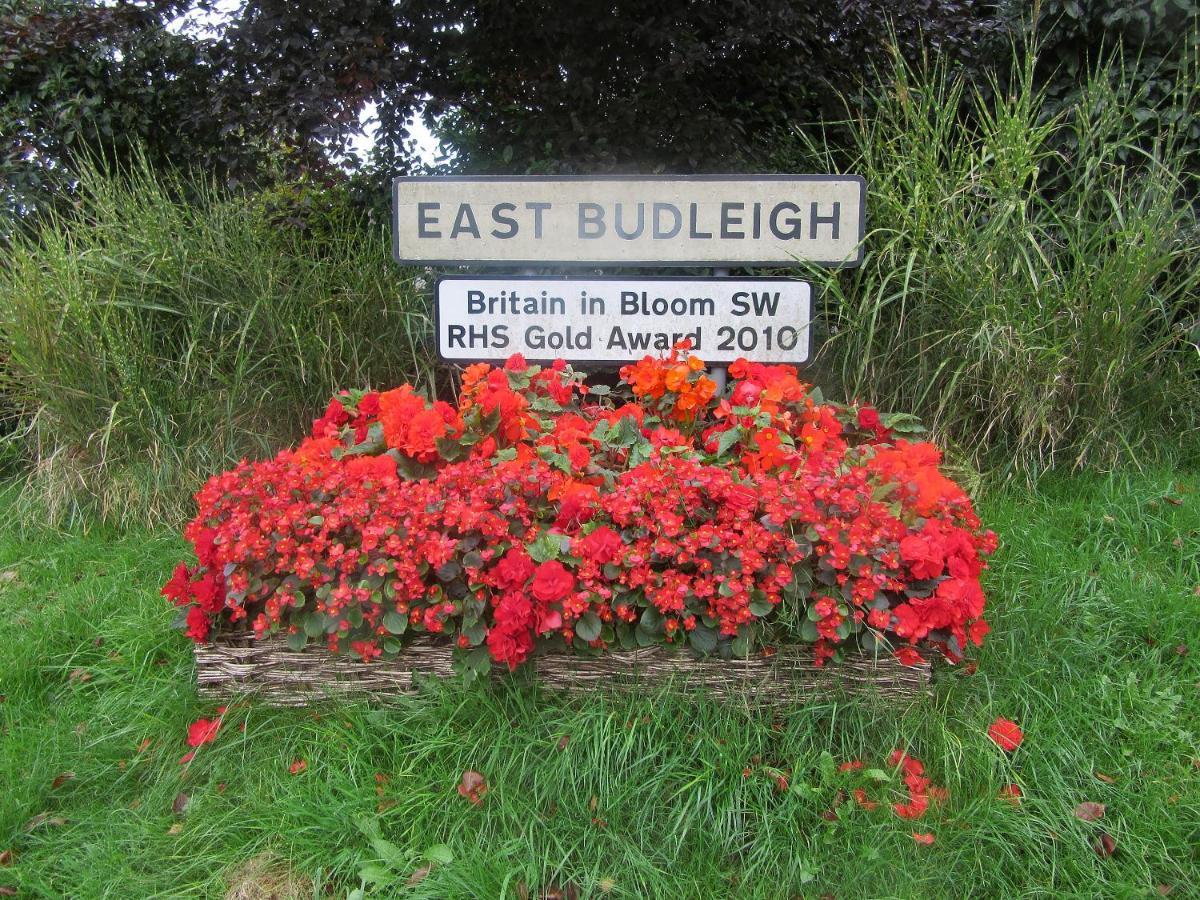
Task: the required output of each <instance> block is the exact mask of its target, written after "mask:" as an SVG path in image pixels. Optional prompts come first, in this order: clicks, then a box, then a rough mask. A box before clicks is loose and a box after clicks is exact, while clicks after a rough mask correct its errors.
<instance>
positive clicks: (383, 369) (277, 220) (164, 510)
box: [0, 167, 432, 521]
mask: <svg viewBox="0 0 1200 900" xmlns="http://www.w3.org/2000/svg"><path fill="white" fill-rule="evenodd" d="M311 194H312V192H311V190H309V189H305V190H304V191H299V192H297V196H299V197H301V198H308V207H310V208H311V207H314V206H316V207H319V208H318V210H317V211H318V212H319V213H320V215H321V221H322V222H323V223H324V224H323V225H322V226H321V227H304V228H301V227H298V225H297V221H296V217H295V215H283V214H281V213H280V208H281V207H280V204H279V203H278V202H273V203H268V202H265V201H264V202H260V201H258V200H253V199H246V198H243V197H238V196H227V195H224V194H222V193H220V192H218V191H217V190H215V189H214V188H212V187H210V186H207V185H205V184H193V183H190V182H188V181H186V180H184V179H182V178H175V177H163V176H157V175H151V174H149V172H148V171H147V170H146V169H145V168H144V167H142V168H139V169H135V170H134V171H132V172H129V173H127V174H126V175H125V176H123V177H114V176H108V175H100V174H97V173H95V172H92V173H90V174H86V175H85V176H84V178H83V179H82V181H81V183H80V186H79V205H78V209H77V211H76V212H75V214H74V215H73V216H72V217H71V218H69V219H68V218H58V219H54V220H53V221H52V222H51V223H50V224H48V225H47V226H46V227H43V228H42V229H40V230H39V231H38V232H37V233H36V234H34V235H32V236H28V237H25V238H20V239H18V240H17V241H16V243H15V245H14V246H13V248H12V252H11V254H10V256H9V259H8V262H7V265H6V266H5V267H4V268H3V269H2V270H0V294H3V296H4V298H5V302H4V304H3V309H2V311H0V330H2V331H3V332H4V333H5V335H6V337H7V341H8V352H9V354H10V359H9V363H8V364H9V366H10V373H9V374H10V380H11V382H12V385H11V389H12V391H13V394H14V396H15V397H16V400H17V402H18V403H20V404H21V405H22V406H23V407H24V408H26V409H29V410H31V411H33V415H32V422H31V423H30V428H29V438H28V440H29V446H28V452H29V454H30V456H31V462H32V467H33V472H32V475H31V476H30V478H31V480H30V486H29V490H28V491H27V492H26V494H27V496H28V497H40V498H43V499H45V500H46V501H48V505H49V513H50V515H51V517H52V518H55V519H59V518H63V517H64V516H71V515H74V514H76V513H79V512H81V511H84V510H87V511H89V512H90V513H94V514H98V515H100V516H101V517H103V518H111V519H117V520H122V519H128V518H131V517H132V518H137V519H142V520H151V521H155V520H164V519H165V520H173V521H180V520H181V519H183V518H186V516H187V515H190V514H191V512H192V507H191V503H190V499H189V498H190V495H191V493H192V491H194V490H195V488H196V487H197V486H198V485H199V483H200V480H201V477H200V476H201V473H207V472H211V471H212V470H213V469H214V468H223V467H225V466H226V465H229V464H231V463H233V462H235V461H236V460H238V459H239V458H241V457H243V456H246V455H259V454H261V453H263V452H264V451H265V450H266V449H267V448H273V447H276V446H278V445H279V444H280V443H282V442H288V441H291V440H294V439H296V438H297V437H298V436H299V435H301V434H303V433H304V431H305V430H306V427H307V425H308V423H309V422H310V421H311V419H312V416H313V414H314V413H315V412H317V411H316V410H314V409H313V408H312V405H311V404H312V401H311V398H312V397H314V396H321V395H329V394H331V393H332V392H333V391H334V390H335V389H336V388H337V387H339V386H341V385H346V384H351V385H360V386H362V387H367V386H369V385H371V384H379V383H394V382H396V381H400V380H405V379H408V380H412V381H414V382H415V383H418V384H423V385H428V384H429V383H430V379H431V378H432V368H431V360H430V356H429V354H430V352H431V351H430V349H429V348H430V340H429V338H430V332H431V323H430V318H429V315H428V311H427V301H426V300H425V298H424V297H423V295H422V291H421V290H418V287H417V282H415V281H414V273H413V272H411V271H405V270H400V269H397V268H396V266H395V265H394V264H393V263H392V262H391V260H390V257H389V253H388V243H387V234H386V232H385V231H384V230H383V229H374V230H372V229H369V228H368V227H366V226H365V224H364V223H363V222H362V220H361V219H357V218H355V217H354V215H353V213H352V212H351V211H350V210H349V205H348V204H347V203H342V202H340V201H337V199H336V198H334V199H333V200H330V201H329V203H328V204H326V205H327V206H328V207H329V208H325V206H322V205H321V204H314V203H313V202H312V201H311ZM184 197H186V202H184V200H182V199H181V198H184ZM278 199H279V198H278V197H274V198H273V200H274V201H278ZM330 223H333V224H334V225H336V226H337V227H333V225H331V224H330Z"/></svg>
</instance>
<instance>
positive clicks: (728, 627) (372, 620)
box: [163, 346, 995, 680]
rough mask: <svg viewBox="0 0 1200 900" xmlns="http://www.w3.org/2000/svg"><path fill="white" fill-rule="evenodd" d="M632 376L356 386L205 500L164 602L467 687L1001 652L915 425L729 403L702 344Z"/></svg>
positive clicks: (762, 387) (917, 661)
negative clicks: (445, 388)
mask: <svg viewBox="0 0 1200 900" xmlns="http://www.w3.org/2000/svg"><path fill="white" fill-rule="evenodd" d="M621 375H622V379H623V381H624V385H625V386H623V387H622V388H620V389H618V390H614V391H610V390H609V389H608V388H606V387H602V386H594V387H589V386H588V385H587V384H586V383H585V381H584V379H583V376H582V375H581V374H579V373H576V372H574V371H573V370H572V369H571V368H570V367H569V366H567V365H565V364H564V363H562V362H559V363H556V364H555V365H553V366H551V367H548V368H541V367H537V366H530V365H527V364H526V363H525V361H524V360H522V359H520V358H519V357H514V358H512V359H510V360H509V361H508V363H507V364H506V365H505V366H504V367H503V368H492V367H490V366H487V365H483V364H479V365H474V366H471V367H469V368H468V369H467V370H466V372H465V373H464V375H463V380H462V389H461V394H460V397H459V400H458V403H457V405H450V404H448V403H445V402H441V401H437V402H429V401H427V400H425V399H424V398H422V397H421V396H420V395H418V394H417V393H415V392H414V391H412V390H411V389H410V388H409V387H408V386H403V387H400V388H396V389H394V390H390V391H385V392H382V393H378V392H355V391H351V392H343V393H342V394H339V395H338V396H337V397H335V398H334V399H333V400H332V401H331V402H330V404H329V406H328V408H327V410H326V412H325V414H324V416H322V418H320V419H318V420H317V421H316V422H315V423H314V426H313V431H312V434H311V436H309V437H308V438H307V439H305V440H304V441H303V442H302V443H301V444H300V445H299V446H298V447H296V448H295V449H292V450H285V451H283V452H281V453H280V454H279V455H278V456H276V457H275V458H274V459H271V460H267V461H263V462H256V463H248V462H243V463H242V464H240V465H239V466H237V467H236V468H235V469H233V470H231V471H229V472H225V473H223V474H221V475H218V476H215V477H214V478H212V479H210V481H209V482H208V483H207V484H206V485H205V486H204V487H203V488H202V489H201V490H200V492H199V493H198V494H197V501H198V504H199V513H198V515H197V517H196V518H195V519H194V520H193V521H192V522H191V523H190V524H189V525H188V526H187V529H186V535H187V537H188V538H189V539H190V540H191V542H192V544H193V546H194V548H195V551H196V557H197V560H198V562H197V564H196V565H194V566H190V567H189V566H187V565H185V564H180V566H179V567H178V568H177V569H176V571H175V574H174V576H173V577H172V579H171V580H170V582H168V584H167V585H166V587H164V589H163V593H164V595H166V596H167V597H168V598H170V599H171V600H172V601H173V602H174V603H175V604H177V605H178V606H180V607H181V608H182V610H181V611H182V624H184V625H185V627H186V629H187V632H188V634H189V635H190V636H191V637H192V638H193V639H194V640H196V641H197V642H198V643H201V644H205V643H208V642H209V641H210V639H211V638H212V637H213V636H214V635H218V636H222V635H226V634H228V633H230V632H235V631H238V630H242V631H245V630H246V626H247V625H249V628H250V630H251V632H252V633H253V634H254V635H255V636H256V638H258V639H259V640H266V641H268V644H269V646H271V647H272V648H274V649H275V651H276V652H279V651H281V650H282V648H283V647H285V646H286V647H287V648H288V649H289V650H290V651H291V652H297V651H302V650H304V648H305V647H306V646H307V645H309V644H311V643H317V644H320V645H321V646H322V647H323V648H324V649H325V650H326V651H328V653H331V654H338V653H345V652H348V653H349V654H352V655H353V656H354V657H356V658H357V659H358V660H360V661H361V662H362V663H368V664H369V663H372V662H373V661H376V660H380V659H381V658H383V660H387V659H394V658H396V657H398V656H402V655H404V654H406V653H407V654H408V656H407V658H409V659H412V658H415V657H416V656H418V655H420V653H421V652H424V651H422V650H418V649H411V650H409V649H406V648H409V647H410V646H417V647H420V648H426V649H429V648H432V649H436V650H438V652H439V653H440V654H441V655H442V657H443V658H445V657H447V655H448V656H449V657H451V658H452V665H453V667H454V669H455V670H456V671H458V672H459V673H461V674H462V675H463V676H464V677H465V678H467V679H468V680H469V679H471V678H473V677H475V676H478V675H481V674H486V673H488V672H489V671H490V670H491V669H492V667H493V666H494V665H499V666H502V667H507V668H508V669H514V668H516V667H518V666H520V665H521V664H523V663H525V662H526V660H528V659H530V658H531V657H534V658H537V659H538V660H539V662H537V663H535V666H542V667H544V666H545V664H544V663H543V662H541V660H542V658H543V657H545V656H547V655H548V654H556V653H558V654H561V653H568V652H570V653H575V654H578V655H581V656H588V657H597V656H603V655H607V656H610V657H613V658H614V659H615V657H616V654H618V653H620V652H624V653H626V654H633V655H632V657H628V658H632V659H635V660H636V659H637V658H638V656H639V651H640V652H641V653H640V655H641V657H642V658H645V656H646V651H647V650H648V649H649V648H657V649H655V652H654V656H655V658H669V657H670V656H671V654H670V652H669V651H678V652H679V653H680V654H681V655H680V656H679V659H680V660H682V661H685V662H686V661H688V660H691V659H700V658H704V657H713V658H715V659H717V660H724V661H727V662H728V664H729V665H734V664H735V661H739V660H740V661H741V662H740V663H736V664H740V665H743V667H744V666H745V665H747V661H748V660H753V659H763V658H769V653H770V648H776V647H789V646H790V645H792V644H797V643H803V644H806V645H808V647H810V648H811V650H810V651H808V654H809V655H808V658H809V659H810V661H811V666H816V667H820V666H822V665H823V664H824V663H825V662H826V661H827V660H831V659H832V660H837V661H841V660H842V659H843V657H844V654H845V650H846V649H851V650H857V651H866V653H867V654H868V655H869V656H874V657H879V656H880V655H886V656H892V657H894V658H895V659H896V660H897V661H898V662H899V663H900V664H908V665H911V666H914V667H917V668H920V667H921V666H923V665H924V663H923V659H922V657H921V655H920V653H919V652H918V650H919V649H921V648H928V649H932V650H936V651H939V652H940V653H941V654H942V655H944V656H945V657H947V658H948V659H950V660H951V661H958V660H959V659H961V657H962V656H963V653H964V651H965V648H967V647H968V646H970V645H972V644H974V645H978V644H979V643H980V641H981V640H982V639H983V636H984V635H985V634H986V633H987V624H986V622H985V620H984V619H983V611H984V595H983V591H982V589H981V588H980V584H979V575H980V572H981V570H982V568H983V567H984V557H985V556H986V555H987V554H988V553H989V552H991V550H992V549H993V548H994V546H995V536H994V535H993V534H992V533H991V532H987V531H984V530H983V529H982V528H981V526H980V522H979V520H978V518H977V517H976V515H975V513H974V510H973V509H972V506H971V503H970V500H969V499H968V498H967V496H966V495H965V494H964V493H963V491H962V490H961V489H960V488H959V487H958V486H957V485H955V484H954V483H953V482H952V481H951V480H949V479H948V478H946V477H945V476H944V475H942V474H941V472H940V471H939V469H938V464H939V462H940V454H939V453H938V451H937V449H936V448H935V447H934V446H932V445H931V444H929V443H923V442H915V441H913V440H910V438H911V437H912V436H913V433H914V432H915V431H917V430H918V426H917V425H916V424H915V423H914V421H913V420H912V418H911V417H906V416H894V417H889V416H881V415H879V414H878V413H877V412H876V411H875V410H873V409H871V408H868V407H847V406H841V405H835V404H832V403H826V402H824V401H823V399H822V398H821V396H820V393H819V392H818V391H816V390H812V389H810V388H809V387H808V386H807V385H804V384H803V383H801V382H800V381H799V379H798V377H797V373H796V372H795V370H794V369H792V368H790V367H786V366H768V365H761V364H755V363H748V362H746V361H744V360H740V361H738V362H737V363H735V364H733V365H732V366H730V368H729V378H730V382H729V386H728V390H727V391H726V392H724V393H723V394H722V395H720V396H718V395H717V391H716V385H715V383H714V382H713V381H712V380H711V379H709V378H708V377H707V376H706V375H705V372H704V365H703V363H702V362H701V361H700V360H699V359H697V358H696V357H694V356H689V355H688V352H687V348H686V347H682V346H681V347H678V348H676V349H675V350H673V351H672V352H671V353H670V355H669V356H668V357H666V358H665V359H652V358H650V357H647V358H646V359H644V360H643V361H641V362H639V363H637V364H635V365H631V366H627V367H625V368H624V369H622V371H621ZM626 386H627V387H626ZM620 395H623V396H620ZM414 642H416V644H415V645H414ZM268 644H264V645H263V646H268ZM223 646H226V647H235V645H234V644H231V643H229V642H228V641H226V642H225V643H224V645H223ZM764 650H765V651H766V654H767V656H765V655H764ZM284 652H286V651H284ZM789 653H790V651H789ZM786 655H788V654H785V656H786ZM789 658H790V657H789ZM380 665H382V663H380ZM587 665H588V664H587V663H584V662H582V661H577V665H576V668H578V669H579V670H580V671H581V672H582V671H585V670H586V669H587ZM616 665H618V666H619V665H621V664H620V663H617V664H616ZM403 666H404V664H403V659H402V660H401V664H400V668H401V669H402V668H403ZM551 667H552V666H551ZM443 668H444V667H443ZM380 671H382V669H381V670H380ZM697 671H698V670H697Z"/></svg>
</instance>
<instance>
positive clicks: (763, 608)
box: [750, 592, 775, 619]
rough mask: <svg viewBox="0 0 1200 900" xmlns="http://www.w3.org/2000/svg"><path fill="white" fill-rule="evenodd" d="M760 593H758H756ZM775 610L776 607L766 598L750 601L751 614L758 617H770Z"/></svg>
mask: <svg viewBox="0 0 1200 900" xmlns="http://www.w3.org/2000/svg"><path fill="white" fill-rule="evenodd" d="M756 593H758V592H756ZM774 610H775V605H774V604H773V603H772V602H771V601H770V600H768V599H767V598H766V597H765V596H760V597H755V598H754V599H753V600H751V601H750V612H751V613H753V614H754V615H756V616H758V617H759V618H760V619H761V618H762V617H763V616H769V615H770V614H771V613H772V612H773V611H774Z"/></svg>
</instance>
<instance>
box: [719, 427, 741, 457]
mask: <svg viewBox="0 0 1200 900" xmlns="http://www.w3.org/2000/svg"><path fill="white" fill-rule="evenodd" d="M741 438H742V429H741V427H740V426H737V425H735V426H734V427H733V428H730V429H729V430H728V431H722V432H721V433H720V434H719V435H718V436H717V456H721V455H722V454H724V453H725V451H726V450H728V449H729V448H730V447H732V446H733V445H734V444H736V443H737V442H738V441H739V440H741Z"/></svg>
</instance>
